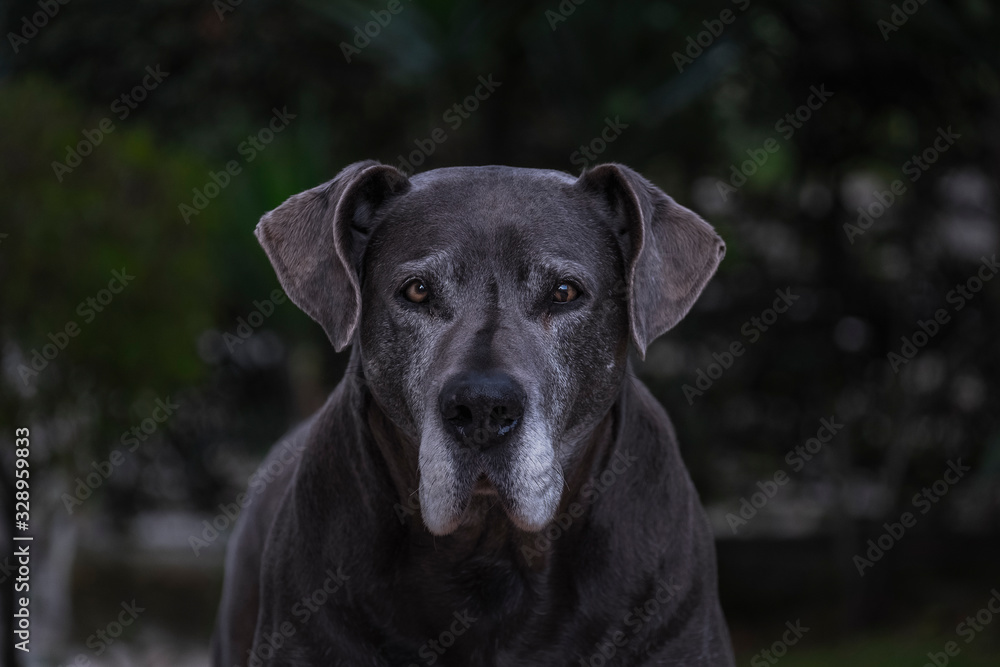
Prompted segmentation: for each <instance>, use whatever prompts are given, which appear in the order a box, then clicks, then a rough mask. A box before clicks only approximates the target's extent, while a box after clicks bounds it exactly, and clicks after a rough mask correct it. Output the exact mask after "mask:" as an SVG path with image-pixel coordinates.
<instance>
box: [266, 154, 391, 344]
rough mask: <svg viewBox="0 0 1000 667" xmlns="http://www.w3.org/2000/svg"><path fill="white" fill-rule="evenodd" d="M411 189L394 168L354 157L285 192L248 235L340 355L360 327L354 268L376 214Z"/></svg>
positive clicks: (359, 304) (356, 272)
mask: <svg viewBox="0 0 1000 667" xmlns="http://www.w3.org/2000/svg"><path fill="white" fill-rule="evenodd" d="M410 187H411V186H410V181H409V180H408V179H407V178H406V176H405V175H403V173H402V172H400V171H399V170H397V169H395V168H393V167H390V166H388V165H384V164H379V163H378V162H375V161H374V160H367V161H364V162H355V163H354V164H352V165H349V166H347V167H345V168H344V169H343V171H341V172H340V173H339V174H337V176H336V177H334V179H333V180H332V181H329V182H327V183H324V184H323V185H320V186H317V187H315V188H313V189H311V190H306V191H305V192H302V193H299V194H297V195H295V196H293V197H290V198H289V199H288V201H286V202H285V203H284V204H282V205H281V206H279V207H278V208H276V209H274V210H273V211H271V212H270V213H267V214H265V215H264V217H262V218H261V219H260V223H258V225H257V229H256V230H255V232H254V234H255V235H256V236H257V240H258V241H260V244H261V246H263V248H264V252H266V253H267V256H268V258H269V259H270V260H271V264H272V265H273V266H274V270H275V272H276V273H277V274H278V281H279V282H280V283H281V286H282V287H283V288H284V290H285V293H286V294H288V296H289V298H291V300H292V302H294V303H295V304H296V305H297V306H298V307H299V308H301V309H302V310H304V311H305V312H306V313H307V314H308V315H309V316H310V317H312V318H313V319H314V320H316V321H317V322H319V323H320V325H322V327H323V329H324V330H325V331H326V335H327V336H329V338H330V341H331V342H332V343H333V347H334V349H336V350H337V351H338V352H339V351H341V350H342V349H344V348H345V347H346V346H348V345H349V344H350V343H351V341H352V340H353V339H354V333H355V331H356V330H357V327H358V320H359V318H360V315H361V290H360V285H359V280H358V265H359V262H360V257H361V253H362V252H363V250H364V246H365V244H366V243H367V241H368V237H369V236H371V233H372V231H373V230H374V224H373V223H374V219H375V217H376V216H375V212H376V211H377V209H378V207H379V206H381V205H382V204H384V203H385V202H386V200H388V199H389V198H390V197H393V196H395V195H399V194H402V193H404V192H406V191H407V190H409V189H410Z"/></svg>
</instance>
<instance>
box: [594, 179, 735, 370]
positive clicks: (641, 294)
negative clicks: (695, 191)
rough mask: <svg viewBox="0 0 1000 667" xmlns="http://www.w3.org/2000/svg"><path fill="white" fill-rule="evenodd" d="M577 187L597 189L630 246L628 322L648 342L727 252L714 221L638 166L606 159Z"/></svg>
mask: <svg viewBox="0 0 1000 667" xmlns="http://www.w3.org/2000/svg"><path fill="white" fill-rule="evenodd" d="M575 187H577V188H580V189H581V190H583V191H585V192H587V193H589V194H591V195H596V196H597V197H598V198H599V199H600V200H601V202H602V203H603V205H604V206H605V207H606V208H607V210H608V212H609V213H610V215H611V219H612V220H613V221H614V224H615V225H616V229H615V232H616V233H617V234H618V237H619V241H620V242H621V244H622V248H623V250H624V252H625V258H626V280H625V282H626V288H627V291H628V310H629V328H630V330H631V332H632V342H633V343H634V344H635V347H636V349H637V350H638V351H639V354H640V356H642V357H643V358H645V356H646V348H647V347H648V346H649V344H650V343H652V342H653V340H654V339H656V338H657V337H658V336H660V335H661V334H663V333H666V332H667V331H668V330H669V329H671V328H672V327H673V326H674V325H675V324H677V323H678V322H679V321H680V320H681V318H683V317H684V316H685V315H686V314H687V312H688V311H689V310H690V309H691V306H692V305H694V302H695V300H697V298H698V295H699V294H701V291H702V289H704V287H705V284H706V283H707V282H708V280H709V278H711V277H712V274H714V273H715V270H716V268H718V266H719V262H721V261H722V258H723V256H724V255H725V254H726V244H725V243H723V241H722V239H721V238H720V237H719V235H718V234H716V233H715V230H714V229H712V227H711V225H709V224H708V223H707V222H705V221H704V220H702V219H701V218H700V217H698V216H697V215H696V214H694V213H692V212H691V211H689V210H688V209H686V208H684V207H683V206H681V205H680V204H678V203H677V202H675V201H674V200H673V199H671V198H670V197H669V196H667V195H666V193H664V192H663V191H662V190H660V189H659V188H658V187H656V186H655V185H653V184H652V183H650V182H649V181H647V180H646V179H645V178H643V177H642V176H640V175H639V174H637V173H636V172H635V171H633V170H631V169H629V168H628V167H626V166H624V165H620V164H602V165H600V166H597V167H594V168H593V169H590V170H588V171H586V172H584V173H583V174H581V176H580V178H579V179H578V180H577V182H576V185H575Z"/></svg>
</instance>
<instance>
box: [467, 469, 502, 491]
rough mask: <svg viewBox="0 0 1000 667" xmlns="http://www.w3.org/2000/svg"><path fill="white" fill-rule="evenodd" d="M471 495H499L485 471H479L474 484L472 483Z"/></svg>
mask: <svg viewBox="0 0 1000 667" xmlns="http://www.w3.org/2000/svg"><path fill="white" fill-rule="evenodd" d="M472 495H474V496H496V495H499V494H498V492H497V487H496V486H495V485H494V484H493V482H491V481H490V478H489V476H488V475H487V474H486V473H485V472H481V473H479V477H477V478H476V482H475V484H473V485H472Z"/></svg>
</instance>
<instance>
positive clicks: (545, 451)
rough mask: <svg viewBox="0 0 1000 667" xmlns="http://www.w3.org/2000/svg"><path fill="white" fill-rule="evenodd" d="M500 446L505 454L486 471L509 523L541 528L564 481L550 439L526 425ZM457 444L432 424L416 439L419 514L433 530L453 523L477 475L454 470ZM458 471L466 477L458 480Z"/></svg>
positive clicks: (445, 531)
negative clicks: (496, 465)
mask: <svg viewBox="0 0 1000 667" xmlns="http://www.w3.org/2000/svg"><path fill="white" fill-rule="evenodd" d="M532 422H534V423H536V424H537V422H536V421H534V420H531V421H529V423H532ZM506 446H507V447H509V451H510V457H511V458H510V459H509V460H508V461H507V462H506V464H505V465H503V466H501V468H502V469H500V470H488V471H487V476H488V477H489V478H490V479H491V480H492V481H493V483H494V485H495V486H496V487H497V491H498V493H499V495H500V499H501V504H502V505H503V507H504V509H505V510H506V512H507V514H508V516H509V518H510V520H511V522H512V523H513V524H514V525H515V526H517V527H518V528H519V529H521V530H524V531H528V532H538V531H541V530H543V529H544V528H545V527H546V526H547V525H548V524H549V523H550V522H551V521H552V519H553V518H554V517H555V515H556V512H557V511H558V508H559V500H560V498H561V496H562V490H563V486H564V484H565V482H564V480H563V475H562V470H561V469H560V467H559V466H558V464H557V463H556V461H555V450H554V447H553V443H552V439H551V437H549V435H548V433H547V432H545V431H543V430H542V429H540V428H531V427H526V428H525V429H524V430H523V431H522V433H521V434H520V437H517V439H516V440H515V441H514V442H511V443H509V444H508V445H506ZM457 447H458V445H457V443H454V442H452V441H451V439H450V437H449V436H448V435H447V434H446V433H444V432H443V429H441V428H440V427H437V426H432V427H431V428H429V429H428V431H427V432H425V434H424V437H423V438H422V439H421V442H420V455H419V465H420V513H421V516H422V517H423V520H424V524H425V525H426V526H427V529H428V530H429V531H430V532H431V533H432V534H434V535H447V534H449V533H451V532H453V531H454V530H455V529H456V528H458V526H459V525H460V524H461V522H462V518H463V515H464V513H465V510H466V508H467V506H468V502H469V498H470V497H471V494H472V486H473V484H474V482H475V479H476V477H478V471H471V470H470V471H462V472H461V473H460V472H459V469H460V466H459V465H458V462H457V461H456V460H455V454H456V448H457ZM459 474H463V475H465V476H468V477H469V478H468V479H459V478H458V476H459Z"/></svg>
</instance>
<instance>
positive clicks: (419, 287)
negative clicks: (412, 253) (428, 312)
mask: <svg viewBox="0 0 1000 667" xmlns="http://www.w3.org/2000/svg"><path fill="white" fill-rule="evenodd" d="M430 295H431V291H430V290H429V289H427V285H426V284H425V283H424V281H423V280H421V279H420V278H414V279H413V280H411V281H410V282H408V283H406V284H405V285H404V286H403V296H405V297H406V300H407V301H411V302H413V303H423V302H424V301H426V300H427V297H429V296H430Z"/></svg>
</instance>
